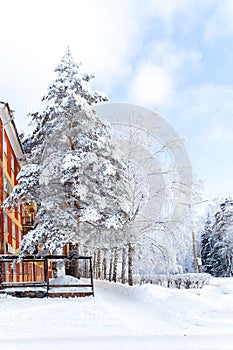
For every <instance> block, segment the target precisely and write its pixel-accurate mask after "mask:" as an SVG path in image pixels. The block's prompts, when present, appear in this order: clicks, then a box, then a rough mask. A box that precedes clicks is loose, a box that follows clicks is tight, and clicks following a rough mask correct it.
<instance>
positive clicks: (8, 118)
mask: <svg viewBox="0 0 233 350" xmlns="http://www.w3.org/2000/svg"><path fill="white" fill-rule="evenodd" d="M0 117H1V119H2V123H3V128H4V130H5V131H6V134H7V136H8V138H9V140H10V143H11V146H12V148H13V150H14V152H15V155H16V157H17V158H18V159H22V158H23V157H24V153H23V148H22V144H21V142H20V139H19V135H18V132H17V129H16V125H15V123H14V120H13V117H12V112H11V110H10V107H9V105H8V103H5V102H0Z"/></svg>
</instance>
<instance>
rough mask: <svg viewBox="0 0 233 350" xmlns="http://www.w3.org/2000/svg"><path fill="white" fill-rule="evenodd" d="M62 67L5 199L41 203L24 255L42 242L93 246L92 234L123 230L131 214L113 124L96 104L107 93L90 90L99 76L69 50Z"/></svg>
mask: <svg viewBox="0 0 233 350" xmlns="http://www.w3.org/2000/svg"><path fill="white" fill-rule="evenodd" d="M55 71H56V73H57V77H56V79H55V81H54V82H53V83H52V84H51V85H50V86H49V89H48V93H47V95H46V96H44V97H43V99H42V101H44V103H45V108H44V110H43V112H42V113H39V112H36V113H33V114H32V115H31V118H32V120H33V122H34V124H35V129H34V131H33V133H32V134H31V135H30V136H29V137H27V138H26V139H25V140H24V142H23V145H24V148H25V152H26V156H27V160H28V164H27V165H25V166H24V167H23V168H22V169H21V172H20V174H19V176H18V180H19V183H18V186H17V187H16V188H15V189H14V190H13V192H12V194H11V195H10V197H8V199H7V200H6V201H5V207H8V208H9V207H11V208H13V207H14V206H16V205H18V203H27V202H28V199H30V200H31V201H34V202H36V205H37V207H38V208H39V210H38V213H37V225H36V227H35V228H34V230H32V231H30V232H29V233H28V234H27V235H26V236H25V238H24V239H23V241H22V244H21V254H24V253H25V252H29V253H34V252H35V251H36V250H37V247H38V246H39V247H40V249H42V250H43V251H45V252H50V253H54V252H56V251H57V250H58V249H61V248H62V246H63V245H64V244H65V243H67V242H72V243H76V242H79V243H81V244H88V242H90V240H91V239H92V236H93V234H95V235H96V234H97V233H98V234H99V236H100V235H101V231H103V232H105V231H106V229H108V230H109V229H111V230H113V231H118V230H119V228H121V227H122V226H123V225H124V223H125V222H127V220H128V217H129V210H128V206H127V198H128V197H127V191H128V188H127V176H126V175H125V174H126V165H125V163H124V162H123V160H122V157H121V154H119V152H118V151H116V149H115V148H114V147H113V145H112V142H111V137H110V129H109V127H108V125H106V124H105V123H104V122H103V121H102V120H100V118H99V117H98V116H97V115H96V114H95V112H94V110H93V109H92V108H91V106H92V105H93V104H95V103H98V102H101V101H106V100H107V99H108V98H107V96H106V95H104V94H103V93H100V92H97V91H92V90H91V87H90V81H91V79H93V75H89V74H86V73H83V72H82V71H81V66H80V64H79V65H77V64H76V63H75V62H74V61H73V59H72V56H71V53H70V50H69V49H68V50H67V52H66V54H65V56H64V57H63V58H62V60H61V63H60V64H59V66H58V67H57V69H56V70H55ZM33 169H34V170H33ZM32 170H33V171H34V173H33V174H32V172H33V171H32ZM30 171H31V176H27V177H25V174H29V173H30ZM32 180H33V181H32ZM22 188H23V190H22ZM22 191H23V196H22ZM101 228H102V229H103V230H101ZM99 239H101V237H99Z"/></svg>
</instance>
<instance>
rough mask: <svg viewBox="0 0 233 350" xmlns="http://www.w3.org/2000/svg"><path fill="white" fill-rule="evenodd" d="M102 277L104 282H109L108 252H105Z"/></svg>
mask: <svg viewBox="0 0 233 350" xmlns="http://www.w3.org/2000/svg"><path fill="white" fill-rule="evenodd" d="M102 276H103V280H105V281H106V280H107V259H106V250H105V251H104V257H103V262H102Z"/></svg>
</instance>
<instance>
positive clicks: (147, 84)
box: [128, 62, 172, 106]
mask: <svg viewBox="0 0 233 350" xmlns="http://www.w3.org/2000/svg"><path fill="white" fill-rule="evenodd" d="M171 88H172V79H171V77H170V76H169V74H168V72H167V71H166V70H165V69H164V68H163V67H161V66H159V65H156V64H153V63H150V62H148V63H144V64H143V63H142V65H141V66H140V67H139V68H138V71H137V73H136V75H135V77H134V79H133V80H132V82H131V89H130V91H129V95H128V99H129V101H131V102H132V103H136V104H143V105H146V106H151V105H152V106H153V105H157V104H159V103H163V102H164V101H165V99H166V98H167V96H168V94H169V92H170V90H171Z"/></svg>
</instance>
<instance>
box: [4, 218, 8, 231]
mask: <svg viewBox="0 0 233 350" xmlns="http://www.w3.org/2000/svg"><path fill="white" fill-rule="evenodd" d="M4 232H8V216H7V214H4Z"/></svg>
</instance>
